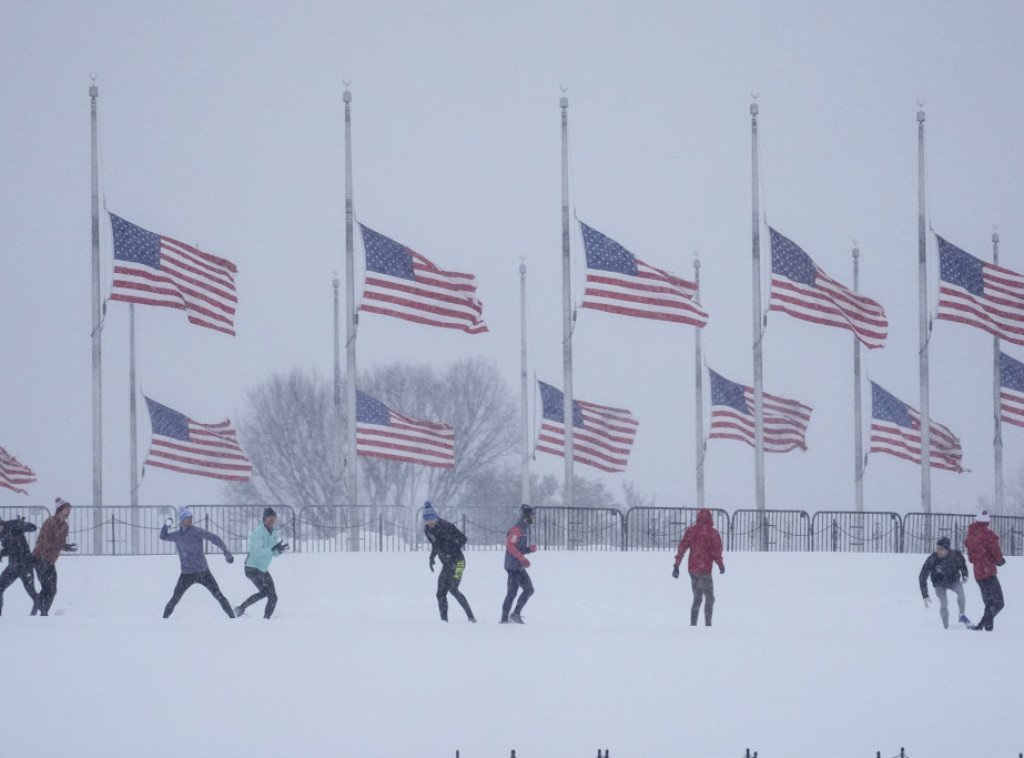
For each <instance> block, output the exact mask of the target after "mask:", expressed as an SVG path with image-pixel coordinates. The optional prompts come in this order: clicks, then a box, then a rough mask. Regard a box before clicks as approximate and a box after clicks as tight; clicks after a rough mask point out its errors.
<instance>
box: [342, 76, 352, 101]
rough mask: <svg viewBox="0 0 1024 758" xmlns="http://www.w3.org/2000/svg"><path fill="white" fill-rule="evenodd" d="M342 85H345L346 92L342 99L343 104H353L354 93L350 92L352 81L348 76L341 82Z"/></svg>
mask: <svg viewBox="0 0 1024 758" xmlns="http://www.w3.org/2000/svg"><path fill="white" fill-rule="evenodd" d="M341 83H342V84H344V85H345V92H344V93H343V94H342V96H341V99H342V101H343V102H346V103H351V102H352V93H351V92H350V91H349V86H350V85H351V84H352V80H351V79H349V78H348V77H347V76H346V77H345V78H344V79H342V80H341Z"/></svg>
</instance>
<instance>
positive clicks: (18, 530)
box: [0, 518, 39, 613]
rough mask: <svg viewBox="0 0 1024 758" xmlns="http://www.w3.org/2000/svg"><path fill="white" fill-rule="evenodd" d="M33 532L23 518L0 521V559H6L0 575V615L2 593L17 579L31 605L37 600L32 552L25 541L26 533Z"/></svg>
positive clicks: (31, 526) (31, 525)
mask: <svg viewBox="0 0 1024 758" xmlns="http://www.w3.org/2000/svg"><path fill="white" fill-rule="evenodd" d="M35 530H36V525H35V524H33V523H32V522H31V521H26V520H25V519H24V518H18V519H12V520H11V521H0V558H6V559H7V567H6V568H5V569H4V570H3V573H0V613H2V612H3V607H4V592H5V591H6V590H7V588H8V587H10V586H11V585H12V584H14V583H15V582H16V581H17V580H19V579H20V580H21V583H22V584H23V585H24V586H25V592H27V593H28V596H29V597H30V598H32V605H33V606H35V604H36V603H37V602H38V600H39V594H38V593H37V592H36V584H35V579H34V577H33V575H32V552H31V551H30V550H29V549H28V540H27V539H25V533H26V532H34V531H35Z"/></svg>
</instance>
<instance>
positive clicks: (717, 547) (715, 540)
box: [711, 529, 725, 574]
mask: <svg viewBox="0 0 1024 758" xmlns="http://www.w3.org/2000/svg"><path fill="white" fill-rule="evenodd" d="M711 558H712V560H714V562H715V563H717V564H718V572H719V573H720V574H724V573H725V563H724V562H723V561H722V535H721V534H719V533H718V530H717V529H716V530H714V531H713V532H711Z"/></svg>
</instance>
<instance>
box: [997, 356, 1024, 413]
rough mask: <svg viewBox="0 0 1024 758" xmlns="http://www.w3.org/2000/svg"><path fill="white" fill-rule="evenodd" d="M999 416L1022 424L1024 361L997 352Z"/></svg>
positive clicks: (1023, 410) (1023, 411)
mask: <svg viewBox="0 0 1024 758" xmlns="http://www.w3.org/2000/svg"><path fill="white" fill-rule="evenodd" d="M999 418H1001V419H1002V420H1003V421H1005V422H1006V423H1008V424H1016V425H1017V426H1024V363H1021V362H1020V361H1018V360H1017V359H1015V358H1011V357H1010V356H1008V355H1007V354H1006V353H1003V352H1000V353H999Z"/></svg>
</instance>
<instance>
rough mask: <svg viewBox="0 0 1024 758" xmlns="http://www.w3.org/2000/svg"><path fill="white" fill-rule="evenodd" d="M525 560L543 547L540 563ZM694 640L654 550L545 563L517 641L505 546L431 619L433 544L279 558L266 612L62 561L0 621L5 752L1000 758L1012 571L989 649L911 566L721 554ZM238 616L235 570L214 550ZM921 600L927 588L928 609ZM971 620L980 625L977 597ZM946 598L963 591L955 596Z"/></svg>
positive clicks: (1013, 728)
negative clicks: (43, 590) (505, 620)
mask: <svg viewBox="0 0 1024 758" xmlns="http://www.w3.org/2000/svg"><path fill="white" fill-rule="evenodd" d="M531 558H534V556H531ZM725 560H726V567H727V572H726V574H725V575H724V576H718V575H717V574H716V575H715V587H716V594H717V604H716V609H715V625H714V627H712V628H710V629H706V628H704V627H703V626H699V627H696V628H691V627H690V626H689V603H690V588H689V582H688V581H687V579H686V574H685V573H684V574H683V577H682V578H681V579H679V580H677V581H674V580H673V579H672V578H671V575H670V570H671V564H672V557H671V554H670V553H566V552H540V553H538V554H537V555H536V557H535V558H534V560H533V568H532V569H531V575H532V577H533V580H534V583H535V585H536V587H537V594H536V595H535V596H534V598H533V599H532V600H531V601H530V603H529V605H527V607H526V610H525V611H524V616H525V618H526V622H527V625H526V626H511V625H509V626H502V625H499V624H498V623H497V621H498V618H499V616H500V605H501V600H502V598H503V596H504V590H505V573H504V571H503V570H502V553H500V552H471V553H469V554H468V566H467V569H466V576H465V580H464V582H463V590H464V592H465V593H466V595H467V597H468V598H469V600H470V602H471V603H472V605H473V609H474V611H475V612H476V615H477V617H478V618H479V619H480V623H479V624H476V625H472V624H469V623H467V622H466V621H465V619H464V615H463V613H462V611H461V609H460V608H459V607H458V605H457V604H455V603H454V602H452V609H451V613H450V616H451V618H452V622H451V623H449V624H442V623H441V622H440V621H439V620H438V617H437V609H436V605H435V600H434V582H435V580H436V575H435V574H431V573H430V572H429V571H428V569H427V555H426V553H383V554H381V553H370V554H338V555H322V554H321V555H311V554H305V555H286V556H284V557H283V558H280V559H278V560H275V562H274V564H273V566H272V572H273V574H274V577H275V579H276V582H277V586H278V593H279V595H280V597H281V600H280V603H279V605H278V611H277V615H276V616H275V618H274V619H273V620H271V621H270V622H266V621H264V620H263V619H262V605H260V606H257V607H255V608H253V609H250V611H249V614H250V615H248V616H246V617H244V618H242V619H239V620H236V621H230V620H229V619H227V618H226V617H225V616H224V615H223V614H222V612H221V610H220V609H219V608H218V607H217V605H216V603H215V602H214V600H213V599H212V598H211V597H210V596H209V594H208V593H207V592H206V591H205V590H204V589H202V588H201V587H193V588H192V589H190V590H189V591H188V593H187V594H186V595H185V598H184V599H183V600H182V602H181V604H180V605H179V606H178V609H177V610H176V612H175V614H174V616H173V617H172V618H171V619H169V620H166V621H165V620H163V619H161V618H160V615H161V611H162V608H163V605H164V603H165V602H166V600H167V598H168V597H169V596H170V593H171V589H172V587H173V585H174V582H175V580H176V579H177V576H178V562H177V559H176V558H175V557H138V558H82V557H65V558H62V559H61V561H60V563H59V564H58V569H59V571H60V590H59V593H58V596H57V600H56V603H55V604H54V607H53V611H52V612H53V613H54V615H52V616H51V617H50V618H48V619H42V618H32V617H29V616H28V615H27V614H28V610H29V604H28V599H27V597H26V595H25V593H24V591H23V590H22V588H21V585H20V584H16V585H14V586H12V587H11V588H10V589H9V590H8V591H7V593H6V596H5V604H4V615H3V617H2V618H0V640H2V641H3V652H4V663H3V667H2V669H0V670H2V672H3V673H2V675H0V676H2V681H0V713H2V714H3V720H4V724H5V726H4V729H3V738H2V745H0V755H3V756H15V757H17V758H20V757H22V756H175V757H180V756H185V755H189V756H191V755H195V756H218V758H228V757H230V756H254V755H263V756H353V757H354V756H360V757H361V758H362V757H368V756H395V757H396V758H412V756H415V757H416V758H452V757H453V756H454V755H455V751H456V750H459V751H460V755H461V756H462V758H485V757H486V758H507V757H508V755H509V753H510V751H511V750H512V749H515V751H516V756H517V758H593V756H595V755H596V754H597V750H598V749H608V750H609V751H610V755H611V756H612V757H613V758H661V757H662V756H664V757H666V758H668V757H669V756H677V757H680V758H683V757H687V756H693V757H701V758H705V757H715V756H722V758H740V756H742V755H743V752H744V750H745V749H746V748H748V747H749V748H751V750H752V751H753V750H757V751H759V755H760V757H761V758H801V757H806V758H843V757H845V756H850V757H851V758H853V757H856V758H874V756H875V754H876V751H881V753H882V755H883V756H892V755H898V754H899V748H900V747H901V746H903V747H905V748H906V751H907V755H908V756H909V757H910V758H941V757H942V756H956V757H957V758H962V757H963V756H979V757H981V758H997V757H1003V758H1011V757H1012V758H1016V756H1017V755H1018V753H1019V752H1020V751H1022V750H1024V721H1022V720H1021V716H1020V692H1021V686H1022V683H1024V678H1022V674H1024V561H1022V560H1021V559H1018V558H1010V559H1009V561H1008V563H1007V565H1006V566H1004V567H1003V568H1002V569H1001V570H1000V577H1001V580H1002V584H1003V589H1004V592H1005V595H1006V598H1007V607H1006V610H1004V611H1003V613H1002V614H1001V615H1000V616H999V617H998V618H997V622H996V631H995V632H994V633H991V634H987V633H982V632H968V631H964V630H960V629H950V630H949V631H944V630H943V629H942V626H941V624H940V621H939V615H938V611H937V609H936V605H933V606H932V608H931V609H930V610H925V609H924V608H923V606H922V603H921V598H920V594H919V592H918V589H917V573H918V570H919V569H920V566H921V563H922V562H923V560H924V556H923V555H921V556H918V555H906V556H904V555H845V554H839V555H816V554H793V553H791V554H767V555H757V554H749V553H727V554H726V556H725ZM210 562H211V566H212V568H213V571H214V574H215V575H216V577H217V578H218V580H219V581H220V584H221V587H222V589H224V591H225V593H226V594H227V596H228V599H229V600H231V602H232V604H233V605H234V604H237V603H238V602H240V601H241V600H243V599H244V598H245V597H246V596H248V595H249V594H250V592H251V588H252V585H251V584H250V583H249V582H248V581H247V580H246V579H245V577H244V576H243V574H242V560H241V559H240V560H237V561H236V562H235V563H234V564H233V565H230V566H229V565H227V564H225V563H224V561H223V559H222V558H221V557H220V556H219V555H214V556H211V557H210ZM932 594H933V597H934V593H932ZM967 598H968V601H967V613H968V616H970V617H971V618H972V619H974V620H977V619H978V618H980V616H981V606H980V598H979V592H978V588H977V584H975V582H974V581H973V579H972V580H971V582H970V583H969V584H968V587H967ZM954 602H955V601H954Z"/></svg>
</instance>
